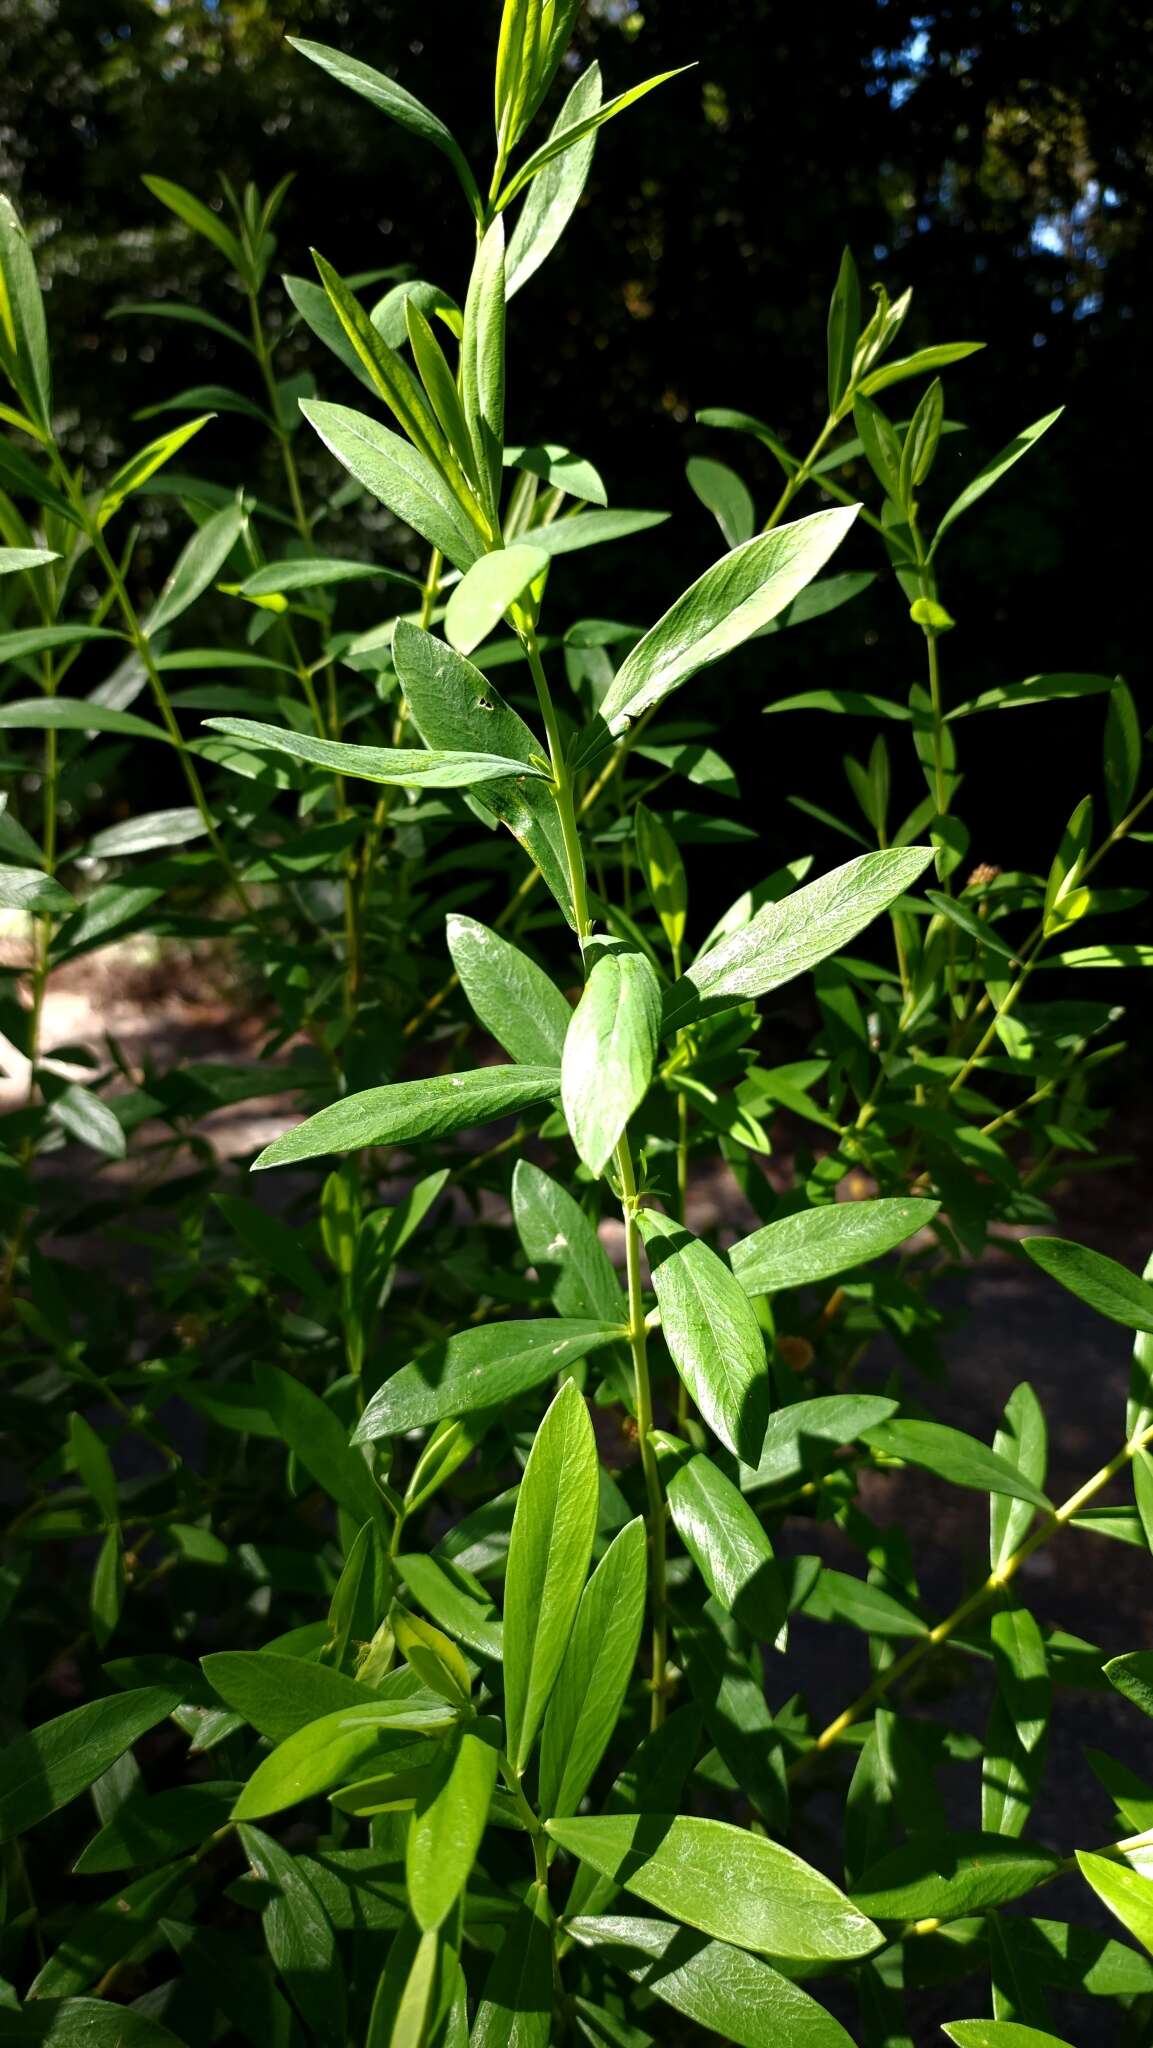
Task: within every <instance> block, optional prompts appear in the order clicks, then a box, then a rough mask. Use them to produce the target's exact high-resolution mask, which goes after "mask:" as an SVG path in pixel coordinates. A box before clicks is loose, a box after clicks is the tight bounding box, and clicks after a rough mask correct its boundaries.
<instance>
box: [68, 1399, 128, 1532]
mask: <svg viewBox="0 0 1153 2048" xmlns="http://www.w3.org/2000/svg"><path fill="white" fill-rule="evenodd" d="M68 1443H69V1448H70V1450H71V1452H72V1459H73V1463H74V1464H75V1467H76V1470H77V1472H78V1473H79V1474H80V1477H81V1479H82V1480H83V1482H84V1484H85V1486H86V1487H87V1488H88V1491H89V1493H90V1494H91V1495H92V1498H93V1500H94V1501H95V1503H96V1505H97V1507H98V1508H99V1510H100V1516H101V1520H102V1521H104V1522H116V1521H118V1520H119V1517H120V1501H119V1496H118V1494H117V1490H116V1474H115V1472H114V1470H113V1467H112V1460H111V1458H110V1457H109V1455H108V1452H107V1450H106V1448H105V1446H104V1443H103V1442H102V1440H101V1438H100V1437H98V1436H97V1434H96V1431H95V1430H94V1429H93V1428H92V1425H91V1423H89V1422H86V1421H85V1420H84V1417H83V1416H82V1415H77V1414H72V1415H70V1416H69V1418H68Z"/></svg>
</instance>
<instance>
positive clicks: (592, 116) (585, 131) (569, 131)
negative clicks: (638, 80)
mask: <svg viewBox="0 0 1153 2048" xmlns="http://www.w3.org/2000/svg"><path fill="white" fill-rule="evenodd" d="M691 69H692V66H691V65H690V64H681V65H679V66H678V67H677V69H676V70H675V71H661V72H659V73H658V74H657V76H656V77H655V78H646V79H645V80H644V82H643V84H641V85H634V86H631V87H630V88H629V90H628V92H621V93H618V94H617V96H616V98H615V99H611V100H605V101H604V102H603V104H602V105H600V106H599V107H597V108H596V109H595V110H594V111H593V112H591V113H588V114H585V115H583V116H582V117H581V118H579V119H578V120H575V121H573V122H572V123H571V125H569V126H566V127H563V128H562V127H561V125H560V123H559V122H558V123H557V126H556V127H555V128H554V129H553V131H552V134H551V135H550V136H549V137H548V139H547V141H545V142H542V143H541V146H540V148H539V149H537V150H534V152H533V154H532V156H530V157H529V158H528V159H527V160H526V162H524V163H523V164H522V165H521V167H520V169H519V171H517V172H516V174H515V176H514V177H512V178H510V180H509V182H508V184H507V185H506V186H505V188H504V191H503V192H502V193H501V195H500V198H499V200H498V201H497V204H498V206H501V207H504V206H507V205H508V204H509V203H510V201H511V200H513V199H515V198H516V196H517V193H518V192H523V190H524V188H525V186H526V185H527V184H528V183H529V182H530V180H531V179H533V178H535V177H536V176H537V175H538V173H539V172H541V171H542V170H543V169H544V167H545V165H546V164H549V163H551V162H552V161H553V159H554V157H558V156H561V155H562V154H563V153H564V152H565V151H566V150H569V149H571V148H572V147H573V145H574V143H579V142H582V141H583V140H584V138H585V136H587V135H592V134H594V133H595V131H596V130H597V129H598V128H603V126H604V124H605V122H606V121H611V120H612V119H613V117H614V115H616V114H622V113H623V112H624V110H625V108H626V107H631V106H633V105H634V104H635V102H636V101H637V100H639V99H643V98H644V96H645V94H646V93H649V92H652V91H653V90H654V88H655V87H656V86H658V85H665V84H666V83H667V82H668V80H669V79H670V78H679V77H680V76H681V73H682V72H684V71H691Z"/></svg>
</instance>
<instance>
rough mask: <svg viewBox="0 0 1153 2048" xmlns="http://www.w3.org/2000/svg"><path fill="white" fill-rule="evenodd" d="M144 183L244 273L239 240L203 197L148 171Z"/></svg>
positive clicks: (178, 218)
mask: <svg viewBox="0 0 1153 2048" xmlns="http://www.w3.org/2000/svg"><path fill="white" fill-rule="evenodd" d="M141 182H142V184H144V185H147V187H148V190H149V191H150V192H151V194H152V196H153V198H154V199H159V201H160V204H161V205H162V206H166V207H167V208H168V210H169V212H170V213H174V214H175V215H176V218H177V220H182V221H183V222H184V225H185V227H188V228H191V229H192V230H193V232H194V233H195V234H198V235H203V237H204V239H205V241H207V242H211V243H212V245H213V247H214V248H215V249H219V251H220V253H221V255H222V256H224V257H225V258H227V260H228V262H229V263H231V265H232V268H233V269H234V270H235V271H236V272H237V273H238V274H239V275H240V276H241V277H243V276H244V274H245V263H244V254H243V251H242V249H241V247H240V243H239V242H238V241H237V239H236V236H235V235H234V234H232V233H231V231H230V230H229V229H228V228H227V227H226V226H225V224H224V222H223V221H222V220H221V218H220V215H219V214H217V213H213V211H212V208H211V207H210V206H205V204H204V202H203V200H201V199H197V197H196V195H195V194H194V193H192V192H189V191H188V190H187V188H186V187H185V186H184V185H177V184H174V183H173V181H172V179H171V178H155V177H150V176H148V175H147V174H146V175H145V176H144V177H143V178H142V180H141Z"/></svg>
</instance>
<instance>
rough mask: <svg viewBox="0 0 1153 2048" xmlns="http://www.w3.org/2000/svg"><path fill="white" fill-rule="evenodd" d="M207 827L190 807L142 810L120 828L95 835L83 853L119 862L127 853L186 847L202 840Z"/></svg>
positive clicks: (92, 857) (116, 827)
mask: <svg viewBox="0 0 1153 2048" xmlns="http://www.w3.org/2000/svg"><path fill="white" fill-rule="evenodd" d="M207 831H208V827H207V825H206V824H205V822H204V819H203V818H202V816H201V814H200V812H199V810H198V809H197V808H196V807H195V806H194V805H192V804H188V805H184V806H181V808H180V809H179V810H174V811H142V812H141V814H140V816H139V817H137V818H127V819H125V821H124V823H123V824H122V825H109V826H108V828H107V830H106V831H104V832H97V833H94V835H93V837H92V838H91V839H90V840H89V841H88V844H87V846H86V847H85V849H84V851H85V854H86V856H88V857H89V858H91V859H94V860H121V859H123V857H124V856H125V855H126V854H133V853H151V852H153V851H154V849H155V848H156V847H158V846H186V845H187V844H188V841H189V840H190V839H201V838H203V837H204V835H205V834H206V833H207Z"/></svg>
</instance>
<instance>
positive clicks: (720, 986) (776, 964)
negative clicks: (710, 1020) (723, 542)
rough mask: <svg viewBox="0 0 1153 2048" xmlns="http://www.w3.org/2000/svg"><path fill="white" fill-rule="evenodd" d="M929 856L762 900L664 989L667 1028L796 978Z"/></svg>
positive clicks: (882, 860)
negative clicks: (749, 916) (748, 917)
mask: <svg viewBox="0 0 1153 2048" xmlns="http://www.w3.org/2000/svg"><path fill="white" fill-rule="evenodd" d="M821 516H823V515H821ZM932 858H933V852H932V848H931V847H927V846H905V847H892V848H887V849H886V850H885V851H883V852H880V853H863V854H859V855H858V856H857V858H856V859H855V860H850V861H846V862H845V864H844V866H843V867H839V868H833V869H832V870H831V871H830V873H828V874H827V875H822V876H821V877H820V880H819V881H816V882H808V883H806V885H805V887H804V888H803V889H798V890H797V891H796V892H795V894H793V895H792V896H787V897H786V898H785V899H784V901H783V902H782V903H766V904H765V906H764V908H763V909H762V910H759V911H758V912H757V914H756V916H755V917H754V918H752V919H751V920H750V922H749V923H748V924H746V925H743V926H742V927H741V929H740V930H739V931H735V932H733V933H732V934H731V936H730V937H729V938H727V939H723V940H722V941H721V942H720V944H719V945H716V946H713V947H711V948H710V949H709V951H708V952H707V953H705V954H704V955H703V956H702V957H701V958H700V959H697V960H695V961H694V962H693V965H692V966H691V967H690V968H689V969H688V971H687V973H685V974H684V975H682V977H681V979H680V981H678V982H677V983H676V984H675V985H674V987H673V988H672V989H671V990H670V991H669V994H668V996H667V997H666V999H665V1013H664V1028H665V1030H666V1031H671V1030H674V1029H677V1028H679V1027H680V1026H681V1025H683V1024H687V1023H690V1022H691V1021H692V1020H693V1019H694V1018H695V1017H699V1016H700V1015H701V1014H702V1012H704V1013H705V1014H707V1013H708V1011H709V1010H712V1009H722V1008H731V1007H732V1005H733V1004H734V1003H744V1002H748V1001H749V1000H750V999H751V998H752V997H754V996H763V995H767V994H768V992H769V990H770V989H774V988H781V987H782V986H783V985H784V984H785V983H786V982H789V981H795V980H796V978H797V976H798V975H800V974H805V973H807V971H808V969H809V968H810V967H815V966H817V965H818V963H819V962H820V961H821V960H826V959H828V957H829V955H830V954H832V953H838V952H840V951H841V949H842V947H844V946H847V945H848V944H849V941H850V940H851V939H855V938H856V937H857V934H858V933H859V932H862V931H864V929H865V927H866V925H869V924H871V923H872V921H873V919H874V918H875V917H878V916H879V915H880V913H881V912H882V911H883V910H887V909H889V907H890V905H891V904H893V903H895V902H896V901H897V898H898V897H900V896H902V895H903V894H904V892H905V891H906V890H907V889H909V888H911V887H912V885H913V883H914V882H915V881H916V879H917V877H918V875H920V874H923V873H924V870H925V868H926V867H927V866H928V864H929V862H930V861H931V860H932Z"/></svg>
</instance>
